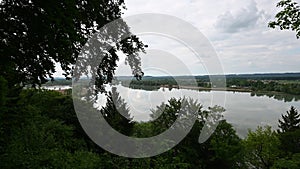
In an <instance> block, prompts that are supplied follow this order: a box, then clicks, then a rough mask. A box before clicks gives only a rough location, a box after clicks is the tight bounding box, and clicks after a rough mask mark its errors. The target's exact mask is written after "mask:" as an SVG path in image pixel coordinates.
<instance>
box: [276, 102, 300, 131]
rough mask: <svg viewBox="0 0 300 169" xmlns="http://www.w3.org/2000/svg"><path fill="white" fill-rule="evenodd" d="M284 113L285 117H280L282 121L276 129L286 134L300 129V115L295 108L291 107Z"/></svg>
mask: <svg viewBox="0 0 300 169" xmlns="http://www.w3.org/2000/svg"><path fill="white" fill-rule="evenodd" d="M286 113H287V114H286V115H281V117H282V120H279V125H278V127H279V128H280V129H281V131H282V132H288V131H294V130H296V129H300V114H298V111H297V110H296V109H295V107H293V106H292V107H291V109H290V110H289V111H287V112H286Z"/></svg>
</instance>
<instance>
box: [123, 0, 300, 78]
mask: <svg viewBox="0 0 300 169" xmlns="http://www.w3.org/2000/svg"><path fill="white" fill-rule="evenodd" d="M277 2H278V1H276V0H224V1H211V0H176V1H175V0H159V1H157V0H156V1H154V0H125V5H126V7H127V10H124V15H123V17H125V18H126V17H130V16H132V15H138V14H143V13H159V14H167V15H171V16H175V17H177V18H179V19H182V20H184V21H186V22H188V23H190V24H191V25H192V26H194V27H196V28H197V29H198V30H199V31H200V32H201V33H202V34H203V35H204V36H205V37H206V38H207V39H208V42H209V43H210V44H211V45H212V47H213V48H214V49H215V51H216V55H217V56H218V59H219V61H220V63H221V67H222V70H223V72H224V73H225V74H232V73H236V74H242V73H269V72H276V73H280V72H300V66H299V65H300V39H297V38H296V33H295V32H293V31H288V30H283V31H281V30H278V29H271V28H269V27H268V22H269V21H271V20H274V17H275V15H276V13H277V12H278V11H279V10H280V8H277V7H276V4H277ZM296 2H298V3H300V0H296ZM129 26H130V27H131V26H132V25H130V24H129ZM133 27H134V26H133ZM133 33H134V31H133ZM139 37H140V39H141V40H142V41H143V42H144V43H145V44H147V45H148V46H149V47H148V48H147V49H146V52H147V53H146V54H141V58H142V68H143V70H144V72H145V74H146V75H159V74H163V75H180V74H189V73H190V74H194V75H195V74H197V75H203V74H209V73H211V72H209V71H208V70H207V65H206V63H205V62H203V61H201V60H199V59H198V60H197V59H195V58H193V56H192V55H193V53H191V51H189V50H188V49H187V48H186V47H184V46H183V45H182V44H181V43H179V42H178V41H176V40H174V39H172V38H168V37H166V36H160V35H151V34H144V35H139ZM160 51H161V52H160ZM170 57H173V58H174V59H173V60H172V59H171V60H172V61H170ZM179 62H180V64H181V66H179V67H178V65H177V64H179ZM118 64H119V67H118V69H117V75H131V73H130V72H131V71H130V69H129V67H128V65H125V64H124V58H121V61H120V62H119V63H118ZM208 66H209V65H208ZM185 68H188V69H189V71H188V72H189V73H186V72H184V73H182V72H181V73H180V71H181V70H183V69H185Z"/></svg>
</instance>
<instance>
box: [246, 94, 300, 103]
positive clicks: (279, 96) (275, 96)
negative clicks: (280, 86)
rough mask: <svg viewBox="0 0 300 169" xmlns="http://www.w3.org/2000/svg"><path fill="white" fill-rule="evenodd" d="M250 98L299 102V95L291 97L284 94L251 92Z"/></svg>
mask: <svg viewBox="0 0 300 169" xmlns="http://www.w3.org/2000/svg"><path fill="white" fill-rule="evenodd" d="M251 96H257V97H265V96H267V97H269V98H273V99H276V100H279V101H284V102H292V101H300V95H291V94H286V93H278V92H251Z"/></svg>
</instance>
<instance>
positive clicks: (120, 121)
mask: <svg viewBox="0 0 300 169" xmlns="http://www.w3.org/2000/svg"><path fill="white" fill-rule="evenodd" d="M101 113H102V115H103V116H104V118H105V119H106V120H107V122H108V123H109V124H110V125H111V126H112V127H113V128H114V129H116V130H117V131H119V132H121V133H123V134H126V135H130V134H131V133H132V129H133V126H134V122H133V121H132V117H131V115H130V113H129V108H128V106H127V104H126V102H125V101H124V99H122V98H121V97H120V95H119V93H118V92H117V89H116V87H113V88H112V91H111V92H109V93H108V97H107V102H106V106H105V107H103V108H102V109H101Z"/></svg>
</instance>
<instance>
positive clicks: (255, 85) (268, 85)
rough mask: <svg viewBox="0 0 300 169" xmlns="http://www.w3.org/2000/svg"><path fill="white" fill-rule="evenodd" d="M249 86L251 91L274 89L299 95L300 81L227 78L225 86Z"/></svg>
mask: <svg viewBox="0 0 300 169" xmlns="http://www.w3.org/2000/svg"><path fill="white" fill-rule="evenodd" d="M232 86H235V87H237V88H249V89H251V90H252V91H274V92H282V93H288V94H295V95H300V83H299V82H298V83H296V82H289V83H281V82H279V81H273V80H249V79H227V87H232Z"/></svg>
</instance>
